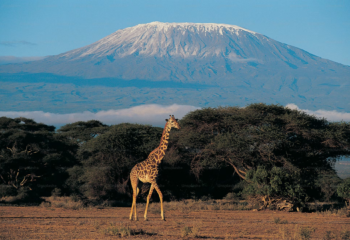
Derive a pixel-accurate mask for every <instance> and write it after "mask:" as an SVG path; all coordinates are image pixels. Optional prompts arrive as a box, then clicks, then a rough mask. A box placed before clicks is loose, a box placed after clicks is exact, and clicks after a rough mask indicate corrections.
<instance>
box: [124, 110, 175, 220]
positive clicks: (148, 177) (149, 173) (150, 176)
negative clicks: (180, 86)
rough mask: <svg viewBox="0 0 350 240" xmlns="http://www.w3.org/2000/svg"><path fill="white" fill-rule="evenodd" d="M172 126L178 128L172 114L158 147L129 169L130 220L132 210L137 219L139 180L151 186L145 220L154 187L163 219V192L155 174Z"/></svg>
mask: <svg viewBox="0 0 350 240" xmlns="http://www.w3.org/2000/svg"><path fill="white" fill-rule="evenodd" d="M172 127H175V128H178V129H179V128H180V126H179V124H178V123H177V119H175V118H174V116H170V119H169V120H167V123H166V124H165V127H164V130H163V134H162V138H161V140H160V144H159V147H157V148H156V149H154V150H153V151H152V152H151V153H150V154H149V155H148V157H147V159H146V160H145V161H143V162H140V163H138V164H136V165H135V166H134V167H133V168H132V169H131V172H130V180H131V186H132V190H133V202H132V206H131V212H130V220H132V215H133V210H134V212H135V220H137V215H136V197H137V194H138V192H139V191H138V188H137V184H138V181H139V180H140V181H141V182H144V183H151V188H150V191H149V194H148V196H147V204H146V209H145V215H144V218H145V220H147V209H148V204H149V199H150V198H151V195H152V192H153V190H154V189H156V191H157V193H158V195H159V199H160V204H161V216H162V219H163V220H164V213H163V194H162V192H161V191H160V189H159V187H158V185H157V176H158V165H159V164H160V163H161V161H162V159H163V157H164V155H165V150H166V149H167V148H168V140H169V133H170V130H171V128H172Z"/></svg>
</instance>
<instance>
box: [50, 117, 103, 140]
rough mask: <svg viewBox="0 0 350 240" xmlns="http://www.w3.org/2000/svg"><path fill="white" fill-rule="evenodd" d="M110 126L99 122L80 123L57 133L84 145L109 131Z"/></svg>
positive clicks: (60, 129) (72, 124) (67, 125)
mask: <svg viewBox="0 0 350 240" xmlns="http://www.w3.org/2000/svg"><path fill="white" fill-rule="evenodd" d="M108 128H109V127H108V126H107V125H105V124H103V123H101V122H100V121H97V120H90V121H86V122H84V121H78V122H75V123H70V124H66V125H64V126H62V127H61V128H59V129H58V130H57V133H58V134H60V135H62V136H65V137H67V138H69V139H70V140H72V141H74V142H77V143H79V144H83V143H85V142H87V141H89V140H90V139H92V138H95V137H97V136H99V135H100V134H102V133H104V132H105V131H107V130H108Z"/></svg>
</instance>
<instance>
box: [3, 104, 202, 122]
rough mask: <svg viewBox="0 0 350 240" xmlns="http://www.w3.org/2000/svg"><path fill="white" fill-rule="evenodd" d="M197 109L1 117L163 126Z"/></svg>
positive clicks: (28, 113) (154, 108)
mask: <svg viewBox="0 0 350 240" xmlns="http://www.w3.org/2000/svg"><path fill="white" fill-rule="evenodd" d="M196 109H199V108H198V107H194V106H188V105H177V104H173V105H171V106H162V105H156V104H149V105H140V106H136V107H132V108H127V109H121V110H108V111H99V112H96V113H93V112H89V111H85V112H81V113H67V114H60V113H48V112H43V111H23V112H0V117H2V116H4V117H9V118H16V117H25V118H31V119H33V120H34V121H36V122H42V123H45V124H48V125H62V124H67V123H73V122H77V121H88V120H99V121H101V122H103V123H106V124H118V123H123V122H129V123H139V124H151V125H154V126H162V125H164V124H165V119H166V118H169V115H174V116H175V117H176V118H178V119H181V118H182V117H183V116H185V115H186V114H187V113H188V112H190V111H193V110H196Z"/></svg>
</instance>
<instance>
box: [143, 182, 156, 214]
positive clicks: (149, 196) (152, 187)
mask: <svg viewBox="0 0 350 240" xmlns="http://www.w3.org/2000/svg"><path fill="white" fill-rule="evenodd" d="M153 189H154V185H153V183H152V185H151V188H150V190H149V193H148V196H147V204H146V209H145V215H144V218H145V221H147V209H148V204H149V199H150V198H151V196H152V193H153Z"/></svg>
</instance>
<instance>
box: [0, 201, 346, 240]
mask: <svg viewBox="0 0 350 240" xmlns="http://www.w3.org/2000/svg"><path fill="white" fill-rule="evenodd" d="M62 203H63V204H62ZM73 203H79V201H77V202H74V201H72V200H71V199H69V198H65V197H56V198H52V199H47V202H46V203H43V204H42V206H40V207H11V206H2V207H1V208H0V216H1V217H0V224H1V226H2V227H1V228H0V236H1V237H0V239H37V238H41V239H114V238H120V237H126V238H128V239H182V238H186V239H285V240H301V239H305V240H306V239H320V240H321V239H323V240H331V239H334V240H343V239H349V236H350V228H349V226H350V218H348V217H346V216H345V215H343V214H340V212H341V211H337V212H335V211H333V212H332V213H329V211H328V212H327V211H326V212H323V213H300V212H299V213H297V212H291V213H290V212H278V211H271V210H265V211H252V210H250V211H248V210H244V211H241V210H235V211H233V209H234V208H233V207H232V206H234V207H245V208H247V207H249V205H248V204H246V203H243V202H242V203H243V204H240V205H239V203H241V202H237V201H228V200H222V201H217V200H208V201H206V202H204V201H192V200H186V201H183V202H166V203H165V204H164V211H165V217H166V220H167V221H162V220H161V217H160V203H152V204H150V210H151V208H153V210H152V211H149V213H148V219H149V221H144V220H143V218H142V216H143V213H144V210H145V209H144V208H145V206H144V204H138V208H137V212H138V216H139V221H130V220H129V213H130V208H129V207H108V208H107V207H106V208H101V209H99V208H95V207H85V208H79V207H78V208H75V207H71V205H70V204H73ZM57 206H58V207H57ZM213 206H215V207H213ZM227 206H230V207H227ZM223 208H225V210H223ZM74 209H75V210H74ZM226 209H228V210H226ZM329 214H330V215H329ZM38 236H39V237H38Z"/></svg>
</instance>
